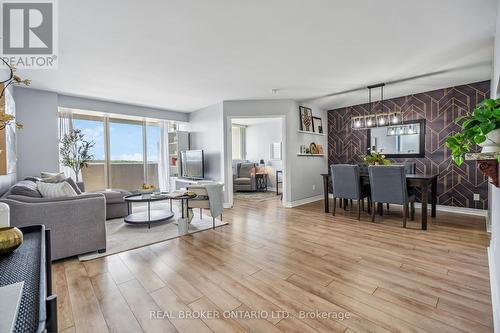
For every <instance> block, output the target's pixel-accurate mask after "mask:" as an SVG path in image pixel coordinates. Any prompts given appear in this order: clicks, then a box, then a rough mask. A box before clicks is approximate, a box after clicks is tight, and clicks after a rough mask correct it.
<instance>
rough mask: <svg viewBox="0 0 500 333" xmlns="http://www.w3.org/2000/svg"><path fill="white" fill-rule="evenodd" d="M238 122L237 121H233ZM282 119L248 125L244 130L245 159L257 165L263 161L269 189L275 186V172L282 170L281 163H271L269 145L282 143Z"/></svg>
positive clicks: (271, 119) (270, 119) (274, 161)
mask: <svg viewBox="0 0 500 333" xmlns="http://www.w3.org/2000/svg"><path fill="white" fill-rule="evenodd" d="M234 120H235V122H238V119H234ZM281 123H282V119H280V118H269V119H267V120H265V121H263V122H260V123H258V124H254V125H249V126H248V127H247V128H246V141H245V142H246V147H245V150H246V159H247V160H249V161H252V162H256V163H258V162H259V161H260V159H264V162H265V163H266V166H267V167H270V168H271V170H270V174H269V184H268V186H269V187H275V186H276V176H275V175H276V173H275V172H276V170H282V169H283V163H282V161H277V160H273V161H271V160H270V158H271V144H273V143H275V142H282V141H283V139H282V128H281Z"/></svg>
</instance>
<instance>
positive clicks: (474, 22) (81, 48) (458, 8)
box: [21, 0, 496, 112]
mask: <svg viewBox="0 0 500 333" xmlns="http://www.w3.org/2000/svg"><path fill="white" fill-rule="evenodd" d="M58 6H59V69H58V70H45V71H44V70H32V71H30V72H29V73H21V74H23V75H24V76H27V77H30V78H32V79H33V87H34V88H39V89H45V90H51V91H56V92H59V93H63V94H67V95H73V96H81V97H90V98H96V99H103V100H109V101H119V102H123V103H130V104H137V105H141V106H150V107H157V108H163V109H169V110H177V111H185V112H190V111H193V110H196V109H199V108H201V107H205V106H207V105H211V104H214V103H217V102H220V101H221V100H241V99H243V100H244V99H272V98H292V99H295V100H299V101H301V100H305V99H311V98H314V97H318V96H324V95H328V94H331V93H336V92H342V91H346V90H351V89H356V88H360V87H364V86H366V85H368V84H372V83H377V82H387V81H397V80H401V79H406V78H411V77H417V76H423V77H420V78H418V79H414V80H409V81H405V82H401V83H398V84H394V85H389V86H387V88H386V94H387V96H388V97H395V96H402V95H407V94H411V93H416V92H422V91H427V90H431V89H437V88H443V87H447V86H452V85H456V84H463V83H469V82H475V81H481V80H487V79H489V78H490V76H491V66H492V52H493V39H494V30H495V28H494V25H495V13H496V1H495V0H439V1H436V0H418V1H414V0H384V1H380V0H378V1H376V0H343V1H341V0H337V1H332V0H255V1H244V0H210V1H206V0H175V1H174V0H164V1H158V0H141V1H137V0H106V1H103V0H85V1H81V0H64V1H59V2H58ZM433 73H434V74H433ZM430 74H433V75H430ZM272 89H278V91H277V92H276V93H273V92H272V91H271V90H272ZM366 99H367V91H358V92H352V93H347V94H340V95H335V96H330V97H326V98H321V99H317V100H314V101H313V104H316V105H318V106H320V107H323V108H326V109H332V108H336V107H341V106H345V105H352V104H357V103H361V102H365V101H366Z"/></svg>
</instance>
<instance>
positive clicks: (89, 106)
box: [58, 95, 189, 122]
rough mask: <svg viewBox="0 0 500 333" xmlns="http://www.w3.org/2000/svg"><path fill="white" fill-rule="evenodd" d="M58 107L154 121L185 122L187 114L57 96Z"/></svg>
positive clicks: (187, 117)
mask: <svg viewBox="0 0 500 333" xmlns="http://www.w3.org/2000/svg"><path fill="white" fill-rule="evenodd" d="M58 99H59V102H58V103H59V106H61V107H64V108H71V109H80V110H91V111H100V112H105V113H115V114H122V115H128V116H141V117H146V118H154V119H165V120H174V121H184V122H187V121H188V119H189V113H185V112H176V111H169V110H163V109H155V108H148V107H144V106H137V105H130V104H123V103H116V102H108V101H100V100H95V99H90V98H82V97H73V96H67V95H58Z"/></svg>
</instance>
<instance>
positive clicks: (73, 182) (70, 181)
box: [64, 177, 82, 194]
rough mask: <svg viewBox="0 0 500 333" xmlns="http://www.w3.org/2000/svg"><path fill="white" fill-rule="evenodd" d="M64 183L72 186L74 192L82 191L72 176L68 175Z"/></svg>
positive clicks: (80, 192)
mask: <svg viewBox="0 0 500 333" xmlns="http://www.w3.org/2000/svg"><path fill="white" fill-rule="evenodd" d="M64 181H65V182H66V183H68V184H70V185H71V187H72V188H73V190H75V192H76V194H82V191H81V190H80V188H79V187H78V185H76V183H75V181H74V180H73V178H71V177H68V178H66V179H65V180H64Z"/></svg>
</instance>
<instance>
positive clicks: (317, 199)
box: [283, 195, 323, 208]
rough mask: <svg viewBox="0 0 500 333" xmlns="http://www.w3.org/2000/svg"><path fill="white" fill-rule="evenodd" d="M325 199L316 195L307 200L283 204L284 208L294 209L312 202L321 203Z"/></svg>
mask: <svg viewBox="0 0 500 333" xmlns="http://www.w3.org/2000/svg"><path fill="white" fill-rule="evenodd" d="M322 199H323V195H316V196H314V197H309V198H305V199H300V200H295V201H288V202H283V206H284V207H286V208H294V207H298V206H302V205H306V204H308V203H311V202H315V201H319V200H322Z"/></svg>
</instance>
